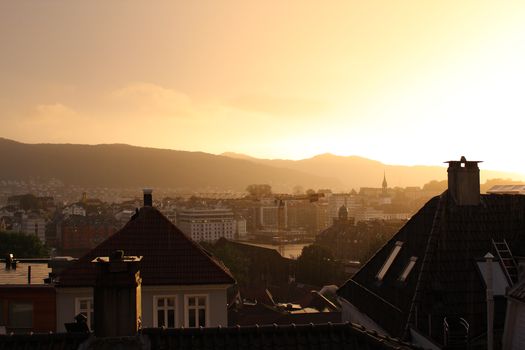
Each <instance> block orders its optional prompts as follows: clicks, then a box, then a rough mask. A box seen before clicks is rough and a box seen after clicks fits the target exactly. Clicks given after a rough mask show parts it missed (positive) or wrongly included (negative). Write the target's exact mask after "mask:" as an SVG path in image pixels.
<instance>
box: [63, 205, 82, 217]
mask: <svg viewBox="0 0 525 350" xmlns="http://www.w3.org/2000/svg"><path fill="white" fill-rule="evenodd" d="M62 214H64V215H80V216H86V209H84V207H83V206H81V205H78V204H76V203H75V204H71V205H69V206H67V207H65V208H64V209H62Z"/></svg>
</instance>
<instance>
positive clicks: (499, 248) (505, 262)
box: [492, 240, 518, 286]
mask: <svg viewBox="0 0 525 350" xmlns="http://www.w3.org/2000/svg"><path fill="white" fill-rule="evenodd" d="M492 244H493V245H494V248H495V249H496V254H497V255H498V258H499V261H500V264H501V267H502V269H503V272H505V276H507V280H508V281H509V285H510V286H512V285H514V283H516V282H517V281H518V264H517V263H516V260H515V259H514V256H513V255H512V253H511V251H510V248H509V245H508V244H507V241H506V240H503V241H494V240H492Z"/></svg>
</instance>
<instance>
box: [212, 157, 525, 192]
mask: <svg viewBox="0 0 525 350" xmlns="http://www.w3.org/2000/svg"><path fill="white" fill-rule="evenodd" d="M222 154H223V155H225V156H230V157H239V158H242V159H250V161H253V162H258V163H261V164H265V165H273V166H279V167H281V168H287V169H294V170H300V171H304V172H307V173H310V174H315V175H318V176H326V175H327V174H330V175H331V176H334V177H336V178H337V179H338V180H339V181H341V182H342V183H343V185H344V186H345V188H346V189H349V188H354V189H356V190H357V189H359V187H381V182H382V180H383V174H386V178H387V181H388V184H389V187H395V186H399V187H407V186H423V185H424V184H425V183H428V182H429V181H432V180H436V181H441V180H446V178H447V168H446V166H433V165H392V164H385V163H382V162H380V161H377V160H373V159H368V158H364V157H361V156H355V155H352V156H338V155H334V154H331V153H323V154H320V155H316V156H313V157H310V158H305V159H300V160H286V159H264V158H255V157H251V156H248V155H245V154H240V153H234V152H225V153H222ZM458 159H459V157H458ZM480 178H481V181H482V182H484V181H487V180H489V179H495V178H500V179H505V180H507V179H509V180H510V179H513V180H521V181H523V180H525V178H524V176H523V175H520V174H517V173H512V172H504V171H496V170H486V169H481V171H480Z"/></svg>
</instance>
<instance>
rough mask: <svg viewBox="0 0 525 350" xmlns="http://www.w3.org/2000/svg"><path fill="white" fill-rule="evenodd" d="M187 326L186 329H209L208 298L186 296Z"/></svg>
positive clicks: (203, 296)
mask: <svg viewBox="0 0 525 350" xmlns="http://www.w3.org/2000/svg"><path fill="white" fill-rule="evenodd" d="M184 301H185V303H184V304H185V312H184V314H185V317H184V318H185V324H186V327H190V328H191V327H207V326H208V324H209V317H210V316H209V314H208V309H207V308H208V296H207V295H205V294H203V295H185V296H184Z"/></svg>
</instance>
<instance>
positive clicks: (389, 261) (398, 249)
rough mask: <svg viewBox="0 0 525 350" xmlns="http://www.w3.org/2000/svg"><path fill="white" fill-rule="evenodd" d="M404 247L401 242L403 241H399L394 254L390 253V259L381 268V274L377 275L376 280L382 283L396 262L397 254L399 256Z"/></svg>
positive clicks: (393, 251)
mask: <svg viewBox="0 0 525 350" xmlns="http://www.w3.org/2000/svg"><path fill="white" fill-rule="evenodd" d="M402 246H403V242H401V241H397V242H396V245H395V246H394V249H392V252H391V253H390V256H389V257H388V259H386V261H385V263H384V264H383V266H382V267H381V270H379V272H378V273H377V276H376V278H377V279H378V280H379V281H382V280H383V278H384V277H385V275H386V273H387V271H388V269H389V268H390V266H391V265H392V263H393V262H394V259H395V258H396V256H397V254H399V251H400V250H401V247H402Z"/></svg>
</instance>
